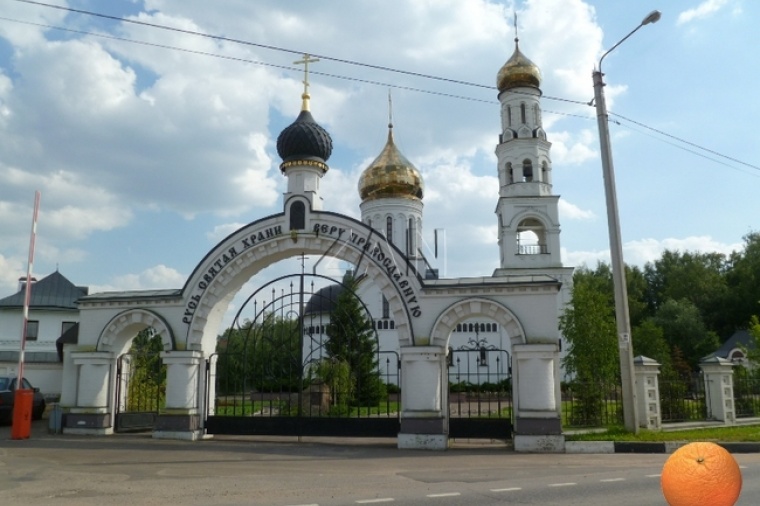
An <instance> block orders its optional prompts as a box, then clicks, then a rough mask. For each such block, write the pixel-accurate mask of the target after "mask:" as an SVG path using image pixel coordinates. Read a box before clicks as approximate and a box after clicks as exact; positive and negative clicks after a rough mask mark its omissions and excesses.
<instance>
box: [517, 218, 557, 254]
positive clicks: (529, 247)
mask: <svg viewBox="0 0 760 506" xmlns="http://www.w3.org/2000/svg"><path fill="white" fill-rule="evenodd" d="M546 253H549V247H548V246H547V244H546V228H545V227H544V224H543V223H541V221H540V220H538V219H536V218H525V219H524V220H522V221H520V223H519V224H518V225H517V254H518V255H541V254H546Z"/></svg>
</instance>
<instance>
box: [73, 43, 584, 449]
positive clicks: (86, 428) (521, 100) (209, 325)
mask: <svg viewBox="0 0 760 506" xmlns="http://www.w3.org/2000/svg"><path fill="white" fill-rule="evenodd" d="M305 60H308V57H307V58H306V59H305ZM307 65H308V63H307ZM540 85H541V74H540V71H539V69H538V67H537V66H536V65H535V64H533V63H532V62H531V61H530V60H529V59H528V58H526V57H525V56H524V55H523V54H522V52H521V51H520V49H519V47H518V45H517V41H516V45H515V49H514V53H513V54H512V56H511V58H509V60H508V61H507V62H506V63H505V64H504V65H503V66H502V67H501V69H500V70H499V72H498V75H497V87H498V99H499V104H500V115H501V131H500V132H498V143H497V144H496V163H497V165H496V169H497V173H498V180H499V191H498V200H497V202H496V219H497V221H498V244H499V254H500V267H499V268H497V269H496V270H495V272H493V273H484V274H483V276H482V277H473V278H457V279H451V278H449V279H446V278H441V277H439V276H438V274H437V272H436V270H435V269H433V268H432V266H431V265H429V263H428V262H427V260H426V259H425V257H424V255H423V253H422V248H421V245H422V238H423V225H424V213H423V202H424V184H423V180H422V177H421V175H420V172H419V171H418V170H417V169H416V168H415V167H414V165H413V164H412V163H411V162H410V161H409V160H407V159H406V158H405V157H404V156H403V155H402V154H401V152H400V151H399V149H398V148H397V147H396V144H395V142H394V138H393V126H392V125H389V132H388V140H387V143H386V145H385V147H384V148H383V149H382V151H381V153H380V154H379V156H378V157H377V158H376V159H375V160H374V161H373V162H372V163H371V164H370V166H369V167H367V169H366V170H365V171H364V172H363V174H362V175H361V178H360V180H359V182H358V190H359V194H360V197H361V206H360V210H361V221H359V220H355V219H353V218H350V217H347V216H343V215H340V214H337V213H334V212H330V211H329V210H325V209H323V206H324V203H323V199H322V197H321V195H320V181H321V179H322V178H323V177H329V174H328V170H329V166H328V165H327V160H328V159H329V157H330V154H331V152H332V140H331V138H330V135H329V133H328V132H327V131H326V130H325V129H324V128H322V127H321V126H320V125H319V124H318V123H317V122H316V121H315V119H314V117H313V116H312V114H311V112H310V96H309V94H308V79H306V80H305V86H306V87H305V90H304V94H303V97H302V98H303V103H302V110H301V113H300V114H299V116H298V118H297V119H296V120H295V121H294V122H293V123H292V124H291V125H290V126H288V127H287V128H285V129H284V130H283V132H282V133H281V134H280V136H279V138H278V141H277V151H278V154H279V155H280V157H281V158H282V163H281V165H280V169H281V171H282V173H283V175H284V176H285V177H286V178H287V191H286V193H285V194H284V197H283V211H282V212H281V213H278V214H275V215H272V216H268V217H264V218H261V219H257V220H255V221H253V222H251V223H249V224H248V225H245V226H243V227H242V228H240V229H239V230H238V231H236V232H234V233H232V234H231V235H230V236H228V237H227V238H225V239H224V240H222V241H221V242H220V243H219V244H218V245H217V246H215V247H214V248H213V249H212V250H211V251H209V252H208V254H207V255H206V256H205V257H204V258H203V259H201V260H200V262H199V264H198V266H197V267H196V268H195V270H194V271H193V273H192V274H191V275H190V276H189V278H188V280H187V282H186V283H185V285H184V286H183V287H182V288H178V289H166V290H149V291H130V292H119V293H96V294H90V295H85V296H84V297H82V298H80V299H79V327H78V336H77V342H76V343H72V342H70V341H68V342H67V343H66V344H64V345H63V380H62V392H61V405H62V406H63V408H64V411H65V417H64V423H63V431H64V433H72V434H92V435H107V434H111V433H112V432H113V431H114V427H115V426H116V419H117V416H118V414H119V412H120V410H123V408H124V403H125V400H124V398H123V395H124V394H123V391H122V390H121V389H120V388H121V387H120V384H121V382H122V381H123V376H122V373H123V371H122V368H123V367H122V366H123V364H122V362H121V361H120V357H122V356H123V355H124V354H125V353H126V352H127V351H128V350H129V348H130V344H131V342H132V339H133V338H134V337H135V335H136V334H137V332H139V331H140V330H142V329H145V328H147V327H151V328H153V329H154V331H155V332H156V333H157V335H159V336H160V337H161V340H162V343H163V350H164V351H163V352H162V353H161V361H162V363H163V365H164V366H165V367H166V385H165V399H164V401H165V403H164V405H163V406H162V407H161V409H160V411H159V412H158V413H157V417H156V419H155V423H154V425H153V428H152V430H153V436H154V437H156V438H174V439H188V440H195V439H199V438H201V437H205V436H208V435H210V434H212V433H214V432H213V428H214V427H215V423H216V420H215V418H214V417H215V414H216V415H218V414H219V408H218V406H217V405H215V404H214V402H215V401H214V399H216V398H217V397H218V396H217V394H218V392H217V387H216V383H215V380H216V369H215V368H216V365H215V362H214V360H213V357H214V355H215V353H216V351H217V341H218V336H219V335H220V334H221V333H222V332H223V331H224V329H222V328H221V327H222V322H223V320H224V316H225V314H226V312H227V310H228V308H229V307H230V303H231V302H232V300H233V298H235V296H236V295H237V294H238V292H239V291H240V290H241V288H242V287H243V286H244V284H245V283H247V282H248V281H249V280H250V279H251V278H252V277H253V276H254V275H256V274H257V273H259V272H260V271H262V270H263V269H265V268H266V267H268V266H270V265H273V264H275V263H277V262H279V261H281V260H284V259H287V258H294V257H299V256H303V255H316V256H320V255H322V256H329V257H331V258H337V259H338V260H340V261H343V262H346V263H347V264H349V265H351V266H352V270H353V271H354V272H356V273H359V274H361V276H362V281H361V284H360V288H359V292H358V295H359V296H360V298H361V299H362V300H363V301H364V302H365V304H366V306H367V308H368V309H369V313H370V314H371V316H372V319H373V320H374V326H375V328H376V330H377V335H378V339H379V344H380V348H381V349H388V350H392V351H393V352H394V353H395V354H397V356H398V357H399V358H398V361H397V362H395V363H394V366H393V367H396V368H397V369H398V371H397V372H398V374H399V376H398V377H399V378H400V380H399V381H398V383H399V384H400V385H401V388H400V394H399V399H398V403H399V405H398V420H396V422H395V423H396V425H395V426H394V429H393V430H394V432H393V435H394V436H395V437H397V441H398V446H399V447H401V448H420V449H444V448H446V447H447V446H448V440H449V437H450V434H453V431H454V429H453V425H452V424H451V423H450V422H451V417H452V414H451V413H452V410H451V408H450V399H449V397H448V392H449V384H450V383H451V382H454V381H456V379H454V378H452V377H451V371H452V363H451V356H452V353H453V352H455V351H456V350H459V349H464V348H468V346H469V349H472V350H481V352H482V353H481V354H480V355H478V354H476V355H475V357H476V358H474V359H473V360H476V361H477V362H478V364H477V365H478V366H479V367H480V368H481V369H483V370H485V368H486V366H488V368H489V371H490V370H491V369H490V368H491V367H492V366H493V364H487V363H486V358H487V357H486V354H485V352H484V351H483V350H486V349H489V350H500V351H503V352H504V353H505V355H504V356H506V357H507V360H502V361H501V362H499V364H498V367H495V368H493V372H494V374H496V375H497V376H496V378H497V379H500V378H508V379H509V381H510V383H509V385H510V387H509V388H511V396H512V397H511V399H512V401H511V405H510V415H509V416H510V417H511V421H512V424H513V425H512V426H511V433H512V437H513V440H514V445H515V448H516V450H518V451H563V449H564V436H563V435H562V425H561V412H560V411H561V396H560V381H561V372H560V371H561V368H560V361H561V353H562V350H563V348H564V347H563V346H562V343H561V335H560V333H559V330H558V316H559V314H560V313H561V311H562V310H563V308H564V306H565V305H566V303H567V302H568V301H569V290H570V285H571V282H572V272H573V269H572V268H571V267H564V266H563V265H562V261H561V258H560V224H559V217H558V200H559V197H558V196H557V195H555V194H554V193H553V187H552V163H551V158H550V147H551V144H550V143H549V142H548V141H547V139H546V133H545V131H544V130H543V128H542V121H541V89H540ZM495 134H496V132H495ZM302 309H305V310H306V313H307V314H302V315H301V318H303V319H302V320H301V321H303V323H304V326H305V328H304V330H305V331H306V325H308V321H312V325H310V327H311V329H310V331H309V333H310V334H314V333H320V332H323V331H324V325H323V324H322V323H321V324H314V322H315V320H314V315H315V314H316V313H318V312H319V311H321V309H320V308H316V309H315V308H311V310H309V308H308V307H307V308H303V307H302ZM307 316H308V317H310V318H312V320H307ZM303 346H306V345H305V344H302V347H303ZM304 354H305V353H304ZM499 375H501V376H499ZM489 381H490V379H489ZM215 409H216V411H215ZM300 411H301V409H300V408H299V413H300ZM256 418H257V416H252V415H248V416H247V417H245V418H243V417H241V418H239V419H237V420H236V421H235V423H236V424H237V425H235V427H237V428H238V429H239V430H241V432H239V433H248V434H251V433H259V432H255V431H258V430H259V429H258V428H257V429H251V428H250V426H249V425H248V424H250V423H252V422H255V421H257V420H255V419H256ZM288 420H290V419H288ZM288 420H286V419H284V418H281V419H279V420H277V422H276V424H277V425H276V427H275V428H276V429H277V430H280V429H282V427H285V426H288V425H289V421H288ZM370 421H372V418H370ZM323 422H324V420H314V419H312V420H309V421H306V422H303V423H301V424H300V425H299V427H300V428H301V429H303V428H304V427H307V429H308V428H309V427H311V428H313V427H317V426H320V427H322V426H326V425H325V424H323ZM273 427H274V425H273ZM308 430H312V429H308ZM314 430H316V429H314ZM342 430H344V429H343V428H339V429H337V431H338V433H341V431H342ZM309 433H311V432H309Z"/></svg>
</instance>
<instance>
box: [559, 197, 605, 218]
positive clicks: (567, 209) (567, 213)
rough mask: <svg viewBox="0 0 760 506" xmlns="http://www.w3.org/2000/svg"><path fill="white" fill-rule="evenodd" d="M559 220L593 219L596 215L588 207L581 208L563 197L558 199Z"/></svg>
mask: <svg viewBox="0 0 760 506" xmlns="http://www.w3.org/2000/svg"><path fill="white" fill-rule="evenodd" d="M558 207H559V215H560V221H564V220H593V219H595V218H596V215H595V214H594V212H593V211H590V210H588V209H581V208H580V207H578V206H576V205H575V204H571V203H570V202H568V201H566V200H565V199H559V204H558Z"/></svg>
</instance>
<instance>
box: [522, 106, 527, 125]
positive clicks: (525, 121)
mask: <svg viewBox="0 0 760 506" xmlns="http://www.w3.org/2000/svg"><path fill="white" fill-rule="evenodd" d="M527 119H528V116H527V114H525V102H523V103H521V104H520V122H521V123H522V124H523V125H524V124H525V123H527Z"/></svg>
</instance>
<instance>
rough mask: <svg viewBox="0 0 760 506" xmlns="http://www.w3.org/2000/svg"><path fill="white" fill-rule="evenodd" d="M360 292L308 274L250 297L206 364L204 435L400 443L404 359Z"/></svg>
mask: <svg viewBox="0 0 760 506" xmlns="http://www.w3.org/2000/svg"><path fill="white" fill-rule="evenodd" d="M360 283H361V279H355V278H353V276H352V274H350V273H349V274H347V275H346V276H345V277H344V279H343V280H342V281H338V280H335V279H331V278H329V277H327V276H324V275H319V274H306V273H304V272H302V273H300V274H293V275H287V276H282V277H280V278H277V279H274V280H272V281H270V282H268V283H267V284H265V285H263V286H261V287H259V288H257V289H256V290H255V291H254V292H253V293H251V294H250V295H249V296H248V297H247V298H246V300H245V302H244V303H243V304H242V305H241V307H240V309H239V310H238V311H237V313H236V315H235V318H234V321H233V324H232V326H231V327H230V328H229V329H228V330H227V331H226V333H225V334H224V336H223V337H222V338H221V339H220V342H219V343H218V346H217V352H216V353H215V354H214V355H212V357H211V358H210V368H209V371H210V372H211V375H213V378H211V377H209V381H207V384H208V385H209V386H210V387H211V388H210V389H209V392H208V393H207V399H208V400H207V405H208V406H209V409H208V413H207V418H206V423H205V427H206V431H207V433H209V434H249V435H296V436H305V435H310V436H320V435H321V436H375V437H378V436H385V437H395V435H396V434H397V433H398V431H399V413H400V410H399V402H398V392H399V390H398V388H399V385H400V381H399V356H398V353H397V352H396V351H395V349H383V348H382V347H381V343H380V340H379V339H378V332H377V330H376V328H375V324H374V320H373V318H372V315H371V313H370V311H369V309H368V307H367V306H366V305H365V303H364V302H363V301H362V300H361V299H360V297H359V296H358V294H357V293H356V291H355V289H356V288H357V287H358V285H359V284H360Z"/></svg>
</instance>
